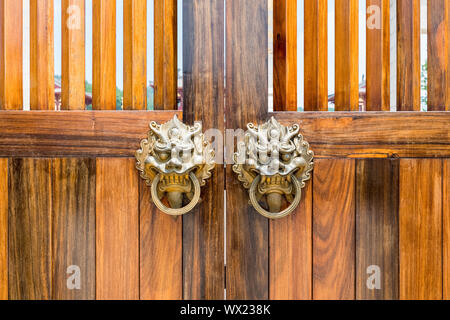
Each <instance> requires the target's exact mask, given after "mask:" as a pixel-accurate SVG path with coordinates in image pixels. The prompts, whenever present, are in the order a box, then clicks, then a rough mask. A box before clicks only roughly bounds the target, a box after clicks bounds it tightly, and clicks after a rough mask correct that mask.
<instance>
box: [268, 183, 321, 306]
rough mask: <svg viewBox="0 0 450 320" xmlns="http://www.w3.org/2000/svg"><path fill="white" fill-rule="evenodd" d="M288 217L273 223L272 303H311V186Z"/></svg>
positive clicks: (306, 188) (270, 250)
mask: <svg viewBox="0 0 450 320" xmlns="http://www.w3.org/2000/svg"><path fill="white" fill-rule="evenodd" d="M302 192H303V196H302V202H301V203H300V206H299V207H298V208H297V209H296V211H295V212H293V213H292V215H290V216H289V217H286V218H283V219H279V220H273V221H270V223H269V225H270V232H269V234H270V249H269V261H270V267H269V272H270V274H269V280H270V283H269V289H270V295H269V299H271V300H310V299H312V182H311V181H309V182H307V184H306V187H305V188H304V189H303V190H302Z"/></svg>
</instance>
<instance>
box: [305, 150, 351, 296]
mask: <svg viewBox="0 0 450 320" xmlns="http://www.w3.org/2000/svg"><path fill="white" fill-rule="evenodd" d="M312 241H313V298H314V299H315V300H329V299H332V300H335V299H337V300H348V299H354V298H355V160H331V159H320V160H316V161H315V166H314V182H313V240H312Z"/></svg>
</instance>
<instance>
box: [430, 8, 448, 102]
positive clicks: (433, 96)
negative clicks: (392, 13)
mask: <svg viewBox="0 0 450 320" xmlns="http://www.w3.org/2000/svg"><path fill="white" fill-rule="evenodd" d="M427 12H428V36H427V39H428V111H441V110H442V111H444V110H450V74H449V67H450V66H449V64H450V51H449V50H450V47H449V45H450V44H449V37H450V21H449V18H450V17H449V14H450V2H449V1H448V0H428V9H427Z"/></svg>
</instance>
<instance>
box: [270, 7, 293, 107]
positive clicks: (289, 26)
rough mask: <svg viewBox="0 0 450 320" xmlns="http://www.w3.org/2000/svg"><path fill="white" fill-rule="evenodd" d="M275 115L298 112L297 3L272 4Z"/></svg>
mask: <svg viewBox="0 0 450 320" xmlns="http://www.w3.org/2000/svg"><path fill="white" fill-rule="evenodd" d="M273 38H274V39H273V48H274V56H273V67H274V72H273V91H274V94H273V95H274V102H273V107H274V111H297V0H278V1H274V3H273Z"/></svg>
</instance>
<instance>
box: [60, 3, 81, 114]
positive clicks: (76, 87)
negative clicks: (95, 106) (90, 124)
mask: <svg viewBox="0 0 450 320" xmlns="http://www.w3.org/2000/svg"><path fill="white" fill-rule="evenodd" d="M61 9H62V15H61V16H62V21H61V26H62V75H61V110H84V109H85V104H86V102H85V95H86V94H85V92H86V90H85V79H86V77H85V64H86V57H85V54H86V53H85V0H62V2H61Z"/></svg>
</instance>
